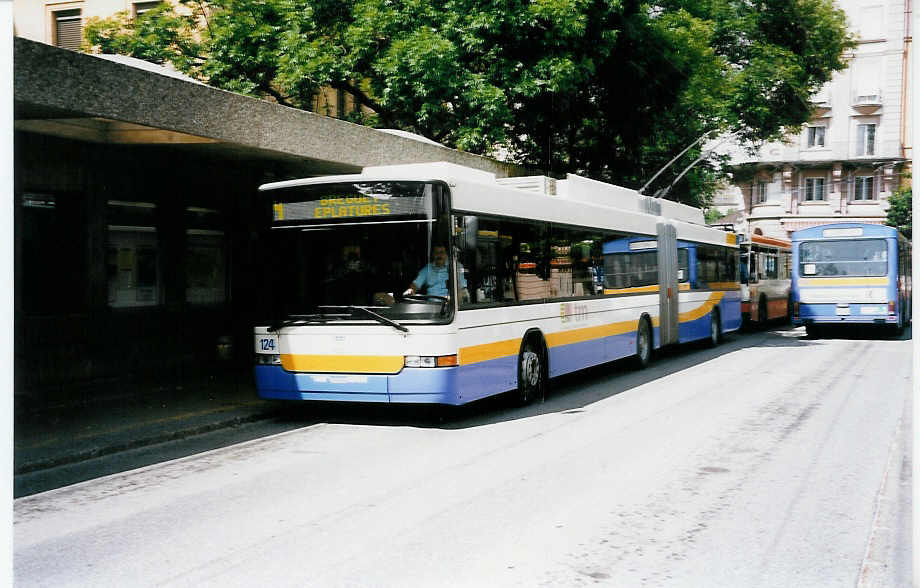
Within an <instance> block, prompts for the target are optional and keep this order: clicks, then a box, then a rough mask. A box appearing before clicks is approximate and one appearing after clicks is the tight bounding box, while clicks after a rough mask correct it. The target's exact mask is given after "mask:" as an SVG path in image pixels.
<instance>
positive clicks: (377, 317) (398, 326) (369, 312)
mask: <svg viewBox="0 0 920 588" xmlns="http://www.w3.org/2000/svg"><path fill="white" fill-rule="evenodd" d="M318 308H319V310H320V311H323V310H325V309H327V308H328V309H330V310H337V309H340V308H344V309H345V310H350V311H355V310H360V311H362V312H364V313H365V314H367V315H368V316H370V317H371V318H373V319H374V320H376V321H377V322H380V323H383V324H385V325H390V326H391V327H393V328H394V329H399V330H400V331H402V332H403V333H408V332H409V329H408V328H407V327H404V326H403V325H401V324H399V323H397V322H396V321H394V320H392V319H388V318H387V317H385V316H381V315H379V314H377V313H376V312H374V311H373V310H371V309H370V308H368V307H366V306H320V307H318ZM324 316H341V315H324Z"/></svg>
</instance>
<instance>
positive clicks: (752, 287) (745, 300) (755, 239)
mask: <svg viewBox="0 0 920 588" xmlns="http://www.w3.org/2000/svg"><path fill="white" fill-rule="evenodd" d="M791 259H792V243H791V242H789V241H787V240H785V239H777V238H775V237H766V236H764V235H745V236H744V237H743V238H742V241H741V315H742V317H743V319H744V322H745V323H746V324H754V325H757V326H758V327H764V326H766V324H767V323H768V322H770V321H772V320H777V319H781V320H783V321H784V322H788V321H789V320H790V319H791V317H792V302H791V298H790V290H791V285H792V280H791V275H790V263H791Z"/></svg>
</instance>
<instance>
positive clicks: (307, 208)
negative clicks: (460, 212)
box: [273, 196, 431, 222]
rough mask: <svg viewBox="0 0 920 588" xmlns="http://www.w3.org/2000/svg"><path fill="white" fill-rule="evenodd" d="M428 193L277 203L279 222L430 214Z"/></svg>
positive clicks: (276, 212)
mask: <svg viewBox="0 0 920 588" xmlns="http://www.w3.org/2000/svg"><path fill="white" fill-rule="evenodd" d="M430 208H431V207H430V204H429V203H428V199H427V198H426V197H424V196H400V197H387V198H378V197H376V196H336V197H330V198H319V199H317V200H311V201H308V202H276V203H275V204H274V207H273V217H274V221H275V222H284V221H307V220H341V219H359V220H360V219H367V220H370V219H380V218H381V217H395V216H418V215H423V216H428V213H429V211H430Z"/></svg>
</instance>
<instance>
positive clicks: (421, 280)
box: [403, 265, 428, 296]
mask: <svg viewBox="0 0 920 588" xmlns="http://www.w3.org/2000/svg"><path fill="white" fill-rule="evenodd" d="M427 269H428V266H427V265H426V266H424V267H422V269H421V270H420V271H419V272H418V275H417V276H415V279H414V280H412V284H411V285H410V286H409V289H408V290H406V291H405V292H403V296H405V295H407V294H415V293H416V292H418V291H419V290H420V289H421V288H422V286H424V285H425V280H427V279H428V272H427V271H426V270H427Z"/></svg>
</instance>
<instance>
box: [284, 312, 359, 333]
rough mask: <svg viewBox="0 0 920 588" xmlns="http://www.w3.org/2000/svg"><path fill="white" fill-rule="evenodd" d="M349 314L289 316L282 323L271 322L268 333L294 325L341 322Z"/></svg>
mask: <svg viewBox="0 0 920 588" xmlns="http://www.w3.org/2000/svg"><path fill="white" fill-rule="evenodd" d="M350 316H351V314H325V313H322V314H289V315H288V318H286V319H284V320H282V321H276V322H273V323H272V324H271V325H270V326H269V327H268V331H269V332H272V331H278V330H280V329H283V328H284V327H293V326H295V325H309V324H313V323H326V322H329V321H330V320H341V319H346V318H348V317H350Z"/></svg>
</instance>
